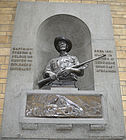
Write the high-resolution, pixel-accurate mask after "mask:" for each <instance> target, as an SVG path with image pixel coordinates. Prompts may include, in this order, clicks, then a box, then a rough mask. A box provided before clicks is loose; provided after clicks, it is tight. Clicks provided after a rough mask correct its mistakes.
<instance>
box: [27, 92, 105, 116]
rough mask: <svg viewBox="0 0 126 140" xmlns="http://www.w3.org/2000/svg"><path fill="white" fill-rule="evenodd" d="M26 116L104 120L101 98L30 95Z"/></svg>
mask: <svg viewBox="0 0 126 140" xmlns="http://www.w3.org/2000/svg"><path fill="white" fill-rule="evenodd" d="M25 116H26V117H50V118H102V117H103V116H102V104H101V96H89V95H88V96H69V95H66V96H61V95H28V96H27V104H26V111H25Z"/></svg>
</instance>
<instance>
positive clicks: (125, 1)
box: [0, 0, 126, 129]
mask: <svg viewBox="0 0 126 140" xmlns="http://www.w3.org/2000/svg"><path fill="white" fill-rule="evenodd" d="M18 1H29V2H30V1H31V2H35V1H47V2H73V3H90V4H91V3H92V4H109V5H110V9H111V14H112V21H113V29H114V38H115V43H116V50H117V58H118V67H119V76H120V87H121V95H122V100H123V110H124V116H125V118H126V0H0V129H1V121H2V112H3V103H4V94H5V88H6V80H7V69H8V63H9V55H10V47H11V40H12V33H13V25H14V18H15V14H16V7H17V2H18ZM125 124H126V121H125Z"/></svg>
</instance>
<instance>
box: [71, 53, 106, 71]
mask: <svg viewBox="0 0 126 140" xmlns="http://www.w3.org/2000/svg"><path fill="white" fill-rule="evenodd" d="M105 56H106V54H104V55H101V56H99V57H96V58H93V59H90V60H87V61H85V62H82V63H80V64H79V65H75V66H73V67H72V68H79V67H81V66H83V65H85V64H87V63H90V62H92V61H94V60H97V59H100V58H102V57H105Z"/></svg>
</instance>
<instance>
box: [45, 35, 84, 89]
mask: <svg viewBox="0 0 126 140" xmlns="http://www.w3.org/2000/svg"><path fill="white" fill-rule="evenodd" d="M54 46H55V48H56V50H57V51H58V52H59V53H60V55H59V57H57V58H53V59H51V60H50V61H49V62H48V65H47V66H46V68H45V71H44V73H43V78H44V79H46V78H50V79H51V80H50V81H49V82H47V84H46V85H49V86H51V87H57V86H61V87H62V86H66V87H76V84H75V83H76V81H77V78H78V76H83V75H84V69H85V68H86V66H83V67H80V68H72V67H73V66H74V65H78V64H79V61H78V58H77V57H76V56H71V55H69V54H68V52H69V51H70V50H71V48H72V43H71V41H70V40H69V39H67V38H65V37H56V38H55V40H54Z"/></svg>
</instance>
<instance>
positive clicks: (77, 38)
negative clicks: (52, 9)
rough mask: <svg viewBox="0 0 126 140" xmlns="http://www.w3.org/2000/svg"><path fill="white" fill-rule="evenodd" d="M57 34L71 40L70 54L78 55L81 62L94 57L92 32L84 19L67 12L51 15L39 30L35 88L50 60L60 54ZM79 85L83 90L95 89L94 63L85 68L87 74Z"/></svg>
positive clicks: (80, 80) (81, 78)
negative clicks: (57, 49) (56, 47)
mask: <svg viewBox="0 0 126 140" xmlns="http://www.w3.org/2000/svg"><path fill="white" fill-rule="evenodd" d="M57 36H64V37H66V38H68V39H70V40H71V42H72V50H71V51H70V52H69V54H70V55H74V56H77V57H78V59H79V61H80V62H83V61H86V60H88V59H91V58H92V46H91V33H90V30H89V28H88V26H87V25H86V24H85V23H84V22H83V21H82V20H80V19H79V18H77V17H75V16H72V15H66V14H59V15H54V16H51V17H49V18H48V19H46V20H45V21H44V22H42V23H41V24H40V26H39V28H38V32H37V38H36V57H35V70H34V88H35V89H36V88H37V81H38V80H40V79H42V72H43V70H44V68H45V67H46V65H47V63H48V61H49V60H50V59H52V58H55V57H58V56H59V54H58V52H57V51H56V49H55V47H54V39H55V37H57ZM77 85H78V87H79V89H81V90H93V89H94V74H93V64H92V63H90V65H89V67H88V68H87V69H86V70H85V75H84V76H83V77H80V78H79V80H78V83H77Z"/></svg>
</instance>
